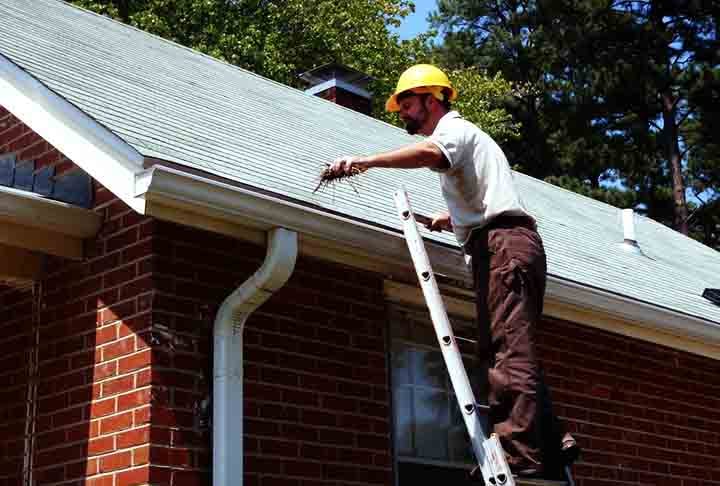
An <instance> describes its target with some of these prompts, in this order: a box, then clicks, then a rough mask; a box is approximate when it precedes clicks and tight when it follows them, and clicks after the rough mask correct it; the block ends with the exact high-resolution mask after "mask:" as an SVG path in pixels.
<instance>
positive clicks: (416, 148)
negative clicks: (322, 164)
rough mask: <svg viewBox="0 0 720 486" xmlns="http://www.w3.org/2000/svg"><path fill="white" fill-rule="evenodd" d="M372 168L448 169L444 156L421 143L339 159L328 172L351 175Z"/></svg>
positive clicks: (448, 165) (423, 142)
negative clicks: (356, 170)
mask: <svg viewBox="0 0 720 486" xmlns="http://www.w3.org/2000/svg"><path fill="white" fill-rule="evenodd" d="M372 167H387V168H394V169H419V168H421V167H429V168H431V169H447V168H448V167H450V164H449V163H448V161H447V159H446V158H445V155H444V154H443V153H442V151H441V150H440V149H439V148H438V147H437V145H435V144H434V143H431V142H428V141H422V142H418V143H414V144H412V145H407V146H405V147H401V148H399V149H396V150H392V151H390V152H383V153H379V154H374V155H368V156H365V157H352V156H350V157H341V158H339V159H337V160H336V161H335V162H333V164H332V166H330V170H331V171H332V172H333V173H336V174H340V173H342V172H344V173H346V174H351V173H352V172H353V169H359V170H360V171H363V172H364V171H366V170H367V169H370V168H372Z"/></svg>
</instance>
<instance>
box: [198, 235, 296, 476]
mask: <svg viewBox="0 0 720 486" xmlns="http://www.w3.org/2000/svg"><path fill="white" fill-rule="evenodd" d="M268 240H269V241H268V249H267V253H266V255H265V261H264V262H263V264H262V266H261V267H260V268H259V269H258V270H257V271H256V272H255V274H254V275H253V276H252V277H250V278H249V279H247V280H246V281H245V282H243V284H242V285H240V287H238V288H237V289H235V291H233V293H232V294H230V295H229V296H228V297H227V298H226V299H225V301H224V302H223V303H222V305H221V306H220V310H219V311H218V314H217V316H216V318H215V328H214V357H213V361H214V363H213V472H212V476H213V486H231V485H232V486H242V484H243V453H244V450H243V340H242V338H243V328H244V327H245V321H247V319H248V317H249V316H250V314H252V313H253V312H254V311H255V309H257V308H258V307H260V305H262V304H263V303H264V302H265V301H266V300H268V299H269V298H270V297H271V296H272V294H273V293H275V292H276V291H277V290H279V289H280V288H281V287H282V286H283V285H285V283H286V282H287V281H288V279H289V278H290V275H291V274H292V272H293V269H294V268H295V260H296V258H297V253H298V238H297V233H295V232H293V231H289V230H286V229H284V228H276V229H273V230H271V231H270V232H269V233H268Z"/></svg>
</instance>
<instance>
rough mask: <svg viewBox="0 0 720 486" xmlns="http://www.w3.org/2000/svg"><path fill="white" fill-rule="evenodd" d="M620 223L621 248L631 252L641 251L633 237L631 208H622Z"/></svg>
mask: <svg viewBox="0 0 720 486" xmlns="http://www.w3.org/2000/svg"><path fill="white" fill-rule="evenodd" d="M622 225H623V244H622V246H623V249H625V250H627V251H630V252H633V253H642V252H641V251H640V245H638V242H637V239H636V237H635V212H634V211H633V210H632V209H623V210H622Z"/></svg>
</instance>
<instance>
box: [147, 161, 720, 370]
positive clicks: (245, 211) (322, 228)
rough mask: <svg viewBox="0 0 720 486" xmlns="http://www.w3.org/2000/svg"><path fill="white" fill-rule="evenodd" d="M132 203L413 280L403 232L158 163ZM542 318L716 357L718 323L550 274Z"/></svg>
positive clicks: (446, 251) (450, 261)
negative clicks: (294, 242) (273, 237)
mask: <svg viewBox="0 0 720 486" xmlns="http://www.w3.org/2000/svg"><path fill="white" fill-rule="evenodd" d="M136 197H139V198H142V199H143V200H144V204H145V207H146V214H148V215H151V216H155V217H157V218H159V219H165V220H170V221H174V222H177V223H180V224H186V225H190V226H194V227H198V228H202V229H206V230H209V231H214V232H219V233H224V234H227V235H231V236H233V237H236V238H241V239H246V240H250V241H256V242H261V241H262V240H263V238H264V236H263V235H264V232H265V231H267V230H268V229H270V228H273V227H283V228H287V229H291V230H294V231H297V232H298V233H299V234H300V235H301V245H300V248H301V253H302V254H305V255H308V256H313V257H317V258H323V259H327V260H333V261H337V262H339V263H343V264H345V265H350V266H355V267H359V268H363V269H367V270H372V271H376V272H380V273H382V274H383V275H384V276H385V277H386V278H387V279H389V280H391V281H392V280H400V281H404V282H410V281H413V279H414V270H413V267H412V262H411V260H410V256H409V254H408V251H407V247H406V245H405V241H404V239H403V237H402V234H401V233H400V232H396V231H391V230H389V229H386V228H382V227H379V226H374V225H370V224H368V223H365V222H362V221H357V220H353V219H349V218H345V217H342V216H338V215H333V214H329V213H327V212H323V211H319V210H316V209H313V208H309V207H307V206H303V205H300V204H296V203H293V202H291V201H287V200H284V199H281V198H279V197H276V196H273V195H268V194H265V193H260V192H258V191H253V190H250V189H247V188H242V187H236V186H233V185H230V184H227V183H224V182H220V181H216V180H211V179H208V178H204V177H200V176H197V175H191V174H188V173H185V172H182V171H180V170H177V169H173V168H168V167H164V166H162V165H155V166H154V167H152V168H151V169H149V170H147V171H145V172H144V173H142V174H140V175H139V176H138V178H137V181H136ZM426 247H427V250H428V254H429V256H430V260H431V261H432V262H433V267H434V270H435V272H436V273H438V274H441V275H444V276H446V277H448V278H450V279H453V280H458V281H462V282H465V283H468V282H469V281H470V279H471V277H470V275H469V273H468V271H467V267H466V265H465V264H464V261H463V255H462V253H461V251H460V250H459V248H457V247H451V246H444V245H440V244H437V243H434V242H430V241H428V242H427V243H426ZM410 300H412V299H410ZM415 300H416V298H415ZM546 314H547V315H549V316H552V317H557V318H561V319H567V320H572V321H574V322H579V323H582V324H586V325H590V326H593V327H597V328H601V329H604V330H608V331H611V332H617V333H620V334H624V335H628V336H632V337H636V338H639V339H643V340H646V341H651V342H656V343H658V344H662V345H666V346H671V347H675V348H677V349H682V350H685V351H689V352H693V353H697V354H703V355H709V356H714V357H720V323H717V322H713V321H709V320H706V319H702V318H699V317H697V316H691V315H687V314H683V313H680V312H677V311H674V310H671V309H667V308H663V307H660V306H657V305H653V304H650V303H646V302H641V301H637V300H633V299H630V298H628V297H625V296H622V295H618V294H613V293H610V292H606V291H604V290H602V289H596V288H592V287H588V286H585V285H582V284H580V283H577V282H572V281H569V280H567V279H562V278H559V277H557V276H554V275H549V276H548V286H547V293H546Z"/></svg>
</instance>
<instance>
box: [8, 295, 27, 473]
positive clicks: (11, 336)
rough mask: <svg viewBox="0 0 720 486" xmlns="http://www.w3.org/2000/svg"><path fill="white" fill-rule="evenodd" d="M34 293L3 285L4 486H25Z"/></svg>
mask: <svg viewBox="0 0 720 486" xmlns="http://www.w3.org/2000/svg"><path fill="white" fill-rule="evenodd" d="M32 306H33V299H32V291H31V290H16V289H12V288H10V287H6V286H2V285H0V485H2V486H11V485H13V486H14V485H17V484H21V481H22V477H23V451H24V440H23V438H24V434H25V426H26V421H25V417H26V416H27V410H26V397H27V383H28V380H27V377H28V374H27V365H26V363H28V360H29V356H28V352H29V350H30V343H31V340H32V329H33V325H32V318H31V316H32Z"/></svg>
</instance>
